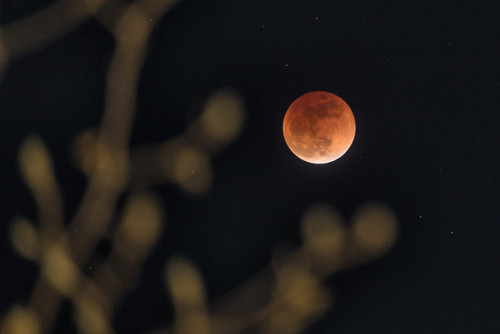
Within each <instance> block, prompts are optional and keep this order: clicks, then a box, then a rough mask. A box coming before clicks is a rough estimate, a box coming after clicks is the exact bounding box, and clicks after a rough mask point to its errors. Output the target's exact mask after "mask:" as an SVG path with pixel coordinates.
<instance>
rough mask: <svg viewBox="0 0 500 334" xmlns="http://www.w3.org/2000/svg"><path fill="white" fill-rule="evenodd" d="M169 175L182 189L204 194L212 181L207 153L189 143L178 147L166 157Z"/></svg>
mask: <svg viewBox="0 0 500 334" xmlns="http://www.w3.org/2000/svg"><path fill="white" fill-rule="evenodd" d="M165 161H166V164H167V166H166V170H167V174H169V177H170V178H171V179H172V181H174V182H175V183H177V184H178V185H179V186H180V187H181V188H182V189H184V190H185V191H187V192H189V193H192V194H202V193H204V192H206V191H207V190H208V188H209V187H210V183H211V181H212V171H211V168H210V163H209V161H208V158H207V157H206V155H205V154H203V153H202V152H201V151H198V150H196V149H194V148H192V147H189V146H187V145H183V146H180V147H178V149H177V150H175V151H173V152H172V154H171V155H170V156H168V157H165Z"/></svg>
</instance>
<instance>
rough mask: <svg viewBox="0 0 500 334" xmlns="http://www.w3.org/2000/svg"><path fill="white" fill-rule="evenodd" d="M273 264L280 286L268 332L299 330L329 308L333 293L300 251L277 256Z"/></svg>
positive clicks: (266, 327) (266, 330)
mask: <svg viewBox="0 0 500 334" xmlns="http://www.w3.org/2000/svg"><path fill="white" fill-rule="evenodd" d="M272 267H273V270H274V271H275V273H276V284H277V286H276V287H275V289H274V295H273V298H272V301H271V304H270V306H269V308H270V310H272V313H271V314H270V317H269V319H268V321H267V322H265V323H264V324H263V327H264V328H263V329H264V332H266V333H290V334H292V333H299V332H301V331H302V329H303V328H304V327H305V326H306V325H307V324H308V323H309V322H311V321H312V320H313V319H315V318H317V317H318V316H319V315H320V314H321V313H323V312H324V310H325V309H326V308H327V307H328V305H329V304H330V302H331V297H330V293H329V292H328V291H326V289H325V288H323V287H322V286H321V285H320V282H319V279H318V277H316V276H315V275H314V274H313V272H311V270H309V268H308V267H307V265H306V263H305V259H304V258H302V255H301V253H300V252H298V253H295V254H294V255H293V256H292V255H289V256H282V258H277V259H274V261H273V266H272Z"/></svg>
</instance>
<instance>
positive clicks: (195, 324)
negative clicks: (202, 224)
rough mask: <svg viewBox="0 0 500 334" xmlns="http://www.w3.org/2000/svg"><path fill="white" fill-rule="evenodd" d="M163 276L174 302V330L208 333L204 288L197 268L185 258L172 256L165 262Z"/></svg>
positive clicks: (196, 333) (208, 324)
mask: <svg viewBox="0 0 500 334" xmlns="http://www.w3.org/2000/svg"><path fill="white" fill-rule="evenodd" d="M165 278H166V284H167V287H168V289H169V291H170V294H171V296H172V301H173V303H174V309H175V314H176V324H175V327H176V332H177V333H181V334H208V333H210V320H209V317H208V314H207V311H206V300H205V289H204V286H203V280H202V278H201V275H200V273H199V272H198V270H197V269H196V268H195V267H194V266H193V265H192V264H191V263H190V262H188V261H187V260H184V259H181V258H174V259H171V260H170V261H169V262H168V263H167V266H166V269H165Z"/></svg>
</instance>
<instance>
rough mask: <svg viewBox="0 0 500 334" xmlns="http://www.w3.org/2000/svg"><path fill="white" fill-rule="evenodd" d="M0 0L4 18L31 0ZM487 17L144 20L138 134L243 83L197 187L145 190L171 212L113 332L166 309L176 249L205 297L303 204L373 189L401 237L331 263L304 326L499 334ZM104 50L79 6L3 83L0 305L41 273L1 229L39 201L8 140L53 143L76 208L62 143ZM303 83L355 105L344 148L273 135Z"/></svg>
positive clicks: (411, 6) (375, 6) (436, 9)
mask: <svg viewBox="0 0 500 334" xmlns="http://www.w3.org/2000/svg"><path fill="white" fill-rule="evenodd" d="M23 2H26V6H24V7H23V6H22V5H21V4H22V3H23ZM0 3H1V4H2V6H3V7H0V10H2V11H1V12H0V16H1V19H2V22H4V23H5V22H10V21H11V20H13V19H15V18H18V17H21V16H23V15H25V14H27V13H29V12H30V10H29V9H30V8H33V9H34V8H35V7H36V6H37V4H35V3H36V2H35V1H20V2H19V4H18V5H9V4H8V2H6V3H3V2H0ZM16 3H17V2H16ZM499 34H500V26H499V25H498V5H495V4H493V3H492V4H491V5H489V4H487V3H486V2H475V1H474V2H473V1H436V2H430V1H429V2H421V1H416V2H392V3H391V2H378V1H373V2H369V3H364V2H355V1H326V0H325V1H320V0H310V1H282V0H275V1H273V0H266V1H264V0H253V1H246V0H239V1H221V0H214V1H189V0H187V1H184V2H181V3H180V4H179V5H178V6H177V7H176V8H175V9H174V10H172V11H171V12H170V13H168V14H167V15H166V16H165V17H164V18H163V19H162V20H161V22H160V23H159V25H158V26H157V28H156V30H155V31H154V33H153V35H152V37H151V43H150V49H149V54H148V57H147V59H146V62H145V65H144V68H143V71H142V76H141V81H140V87H139V103H138V110H137V118H136V123H135V127H134V132H133V138H132V144H133V145H140V144H145V143H151V142H157V141H161V140H166V139H168V138H170V137H172V136H174V135H176V134H178V133H180V132H181V131H182V130H183V129H184V128H185V126H186V125H187V124H188V123H189V121H191V120H192V119H193V117H194V115H195V114H196V112H197V107H198V106H199V105H200V103H201V101H203V99H204V98H205V97H207V96H208V95H209V94H210V93H212V92H214V91H215V90H217V89H219V88H221V87H231V88H234V89H237V90H238V91H239V92H241V94H242V96H243V97H244V100H245V105H246V111H247V115H246V122H245V126H244V129H243V132H242V134H241V135H240V137H239V138H238V139H237V140H236V141H235V142H234V143H233V144H232V145H231V146H230V147H229V148H227V149H226V150H224V151H223V152H221V153H220V154H218V155H217V156H216V157H215V160H214V161H213V163H214V170H215V174H214V182H213V185H212V188H211V190H210V192H209V193H208V194H206V195H205V196H202V197H193V196H191V195H187V194H185V193H183V192H182V191H180V190H179V189H178V188H176V187H175V186H172V185H164V186H161V187H158V188H156V189H155V190H156V191H157V192H158V193H159V194H160V196H161V197H162V199H163V200H164V202H163V204H164V206H165V210H166V215H167V217H168V225H167V228H166V232H165V235H164V237H163V238H162V240H161V241H160V244H159V245H158V246H157V247H156V248H155V250H154V251H153V253H152V255H151V259H150V260H149V261H148V263H147V266H146V268H147V270H146V271H145V273H144V276H143V280H142V281H141V284H140V287H139V288H138V290H137V291H135V292H133V293H132V294H131V295H130V297H129V299H127V304H126V305H127V307H126V308H123V309H121V310H120V312H119V314H118V316H117V319H118V320H117V323H118V325H117V328H118V330H121V331H122V332H123V333H125V332H127V330H126V328H128V329H129V330H130V331H132V332H136V331H139V330H140V329H143V328H148V327H152V326H154V325H157V324H160V323H164V322H165V321H164V320H165V319H168V317H167V318H165V315H163V314H159V313H155V312H151V310H153V309H158V308H165V309H168V308H169V307H170V306H169V303H168V297H167V296H163V295H162V296H160V297H159V296H158V294H156V293H155V292H154V291H157V290H158V289H163V288H162V285H161V282H160V281H159V279H158V275H160V274H161V270H162V268H163V265H164V263H165V260H166V259H167V258H168V257H169V256H171V255H172V254H182V255H184V256H186V257H188V258H190V259H191V260H192V261H193V262H195V263H196V264H197V265H198V266H199V267H200V270H201V271H202V273H203V275H204V278H205V279H206V284H207V288H208V292H209V297H210V298H211V299H215V298H216V297H217V296H219V295H221V294H223V293H224V292H227V291H230V290H231V288H233V287H234V286H236V285H237V284H238V283H240V282H242V281H244V279H245V278H247V277H249V276H250V275H251V274H252V273H254V272H256V271H257V270H258V269H259V268H261V267H262V266H264V265H266V264H267V263H268V262H269V259H270V256H271V253H272V251H273V249H274V246H275V245H276V244H277V243H279V242H281V241H284V240H298V236H299V232H300V224H299V222H300V217H301V215H302V213H303V212H304V210H306V209H307V208H308V207H309V206H310V205H312V204H315V203H318V202H322V203H327V204H330V205H332V206H333V207H336V208H337V209H338V210H339V211H340V212H341V213H342V214H343V215H344V216H345V217H346V219H347V220H348V219H349V217H350V215H352V214H353V212H354V211H355V209H356V208H357V207H359V206H360V205H361V204H363V203H365V202H366V201H369V200H378V201H382V202H384V203H387V204H388V205H389V206H390V207H392V208H393V209H394V210H395V212H396V213H397V215H398V223H399V228H400V237H399V240H398V243H397V245H396V246H395V247H394V248H393V249H392V251H391V252H390V253H389V254H388V255H387V256H385V257H384V258H382V259H380V260H378V261H375V262H372V263H370V264H367V265H364V266H362V267H358V268H356V269H352V270H350V271H348V272H344V273H341V274H339V275H337V276H335V277H334V278H332V279H331V280H330V281H329V282H328V283H329V284H331V286H332V287H334V289H335V291H336V294H337V299H336V303H335V305H334V306H333V307H332V308H331V309H330V310H329V311H328V313H327V314H326V315H325V316H324V317H323V318H322V319H321V320H320V321H319V322H318V323H317V324H316V325H314V326H313V327H311V328H310V329H309V330H308V331H307V333H311V334H313V333H314V334H326V333H339V334H341V333H350V334H358V333H499V332H500V318H499V317H498V313H499V312H500V243H499V237H500V227H499V226H498V223H499V221H500V220H499V218H500V217H499V214H498V200H499V198H500V194H499V187H500V184H499V181H500V177H499V176H500V172H499V167H500V166H499V160H500V159H499V153H498V144H499V143H500V142H499V141H498V135H497V134H498V120H499V116H498V113H499V112H500V109H499V105H500V104H499V103H500V94H499V92H500V81H499V79H498V78H499V75H500V65H499V59H500V44H499V41H500V39H499V38H500V35H499ZM112 50H113V39H112V37H111V36H110V35H109V34H108V33H107V32H106V30H105V29H104V28H103V27H102V26H101V25H100V24H99V23H97V22H96V21H93V20H91V21H88V22H86V23H85V24H83V25H82V26H80V27H79V28H78V29H77V30H75V31H74V32H72V33H71V34H70V35H69V36H68V37H66V38H64V39H62V40H60V41H58V42H56V43H55V44H53V45H51V46H49V47H47V48H45V49H43V50H41V51H39V52H36V53H34V54H31V55H29V56H28V57H25V58H23V59H20V60H18V61H15V62H13V63H11V64H10V65H9V68H8V70H7V72H6V73H5V75H4V77H3V79H2V80H1V81H0V138H1V141H0V144H1V161H2V172H1V175H0V180H1V183H0V184H1V190H0V191H1V193H0V195H1V197H2V201H1V203H2V204H1V210H0V212H1V217H2V222H1V228H0V232H1V237H2V242H1V246H0V247H1V254H2V256H1V263H2V267H4V269H3V270H2V275H0V276H1V278H0V282H1V287H2V290H1V291H0V295H1V298H0V299H1V301H2V302H1V307H2V309H1V311H2V312H5V310H6V309H7V307H8V306H9V305H12V304H13V303H15V302H16V301H18V300H25V299H26V298H27V297H28V296H29V291H31V288H32V286H33V284H34V281H35V279H36V268H35V267H34V266H32V265H31V264H29V263H27V262H25V261H24V260H22V259H21V258H20V257H18V256H17V255H16V254H15V252H14V251H13V250H12V249H11V248H10V246H9V241H8V234H7V231H8V224H9V219H10V218H11V217H12V216H14V215H16V214H20V213H24V214H26V215H27V216H29V217H33V218H34V217H35V215H36V212H35V207H34V203H33V200H32V199H31V196H30V194H29V192H28V190H27V188H26V187H25V185H24V183H23V182H22V180H21V178H20V177H19V174H18V172H17V167H16V161H17V151H18V148H19V145H20V143H21V142H22V140H23V138H25V137H26V136H27V135H29V134H31V133H37V134H38V135H40V136H41V137H42V138H43V139H44V140H45V141H46V142H47V145H48V147H49V149H50V150H51V153H52V155H53V157H54V160H55V168H56V172H57V173H58V178H59V182H60V184H61V187H62V189H63V192H64V195H65V198H66V199H67V203H66V207H67V212H68V215H69V216H71V212H72V210H74V209H75V207H76V205H77V203H78V201H79V198H80V196H81V192H82V190H83V187H84V179H83V177H82V176H81V175H80V174H79V172H78V171H77V170H76V169H75V168H74V167H72V163H71V161H70V159H69V149H70V147H69V144H68V143H70V142H71V139H72V138H73V137H74V135H75V134H76V133H78V132H79V131H82V130H84V129H86V128H88V127H90V126H94V125H97V124H98V123H99V122H100V116H101V111H102V105H103V101H104V95H103V94H104V85H105V75H106V70H107V68H108V63H109V59H110V56H111V52H112ZM312 90H325V91H330V92H333V93H335V94H337V95H339V96H341V97H342V98H343V99H344V100H345V101H346V102H347V103H348V104H349V105H350V107H351V109H352V110H353V113H354V116H355V118H356V125H357V133H356V138H355V140H354V143H353V145H352V147H351V149H350V150H349V151H348V152H347V153H346V155H345V156H344V157H342V158H341V159H339V160H338V161H335V162H333V163H331V164H326V165H311V164H307V163H305V162H303V161H301V160H299V159H297V158H296V157H295V156H293V154H292V153H291V152H290V151H289V150H288V148H287V147H286V144H285V142H284V140H283V136H282V130H281V126H282V120H283V116H284V113H285V111H286V108H287V107H288V105H289V104H290V103H291V102H292V101H293V100H294V99H295V98H297V97H298V96H300V95H301V94H303V93H306V92H308V91H312ZM5 268H8V269H5ZM159 273H160V274H159ZM155 289H156V290H155ZM165 313H167V314H168V312H165ZM132 315H133V317H132ZM133 318H135V320H131V319H133ZM138 319H139V320H138Z"/></svg>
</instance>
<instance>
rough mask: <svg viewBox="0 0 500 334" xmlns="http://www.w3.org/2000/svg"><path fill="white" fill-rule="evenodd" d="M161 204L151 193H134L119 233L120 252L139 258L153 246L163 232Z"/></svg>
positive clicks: (126, 208) (127, 256) (134, 258)
mask: <svg viewBox="0 0 500 334" xmlns="http://www.w3.org/2000/svg"><path fill="white" fill-rule="evenodd" d="M161 224H162V210H161V204H160V203H159V202H158V200H157V199H156V198H155V197H154V196H153V195H151V194H147V193H144V194H138V195H133V196H132V197H131V198H130V199H129V201H128V203H127V205H126V207H125V210H124V214H123V218H122V223H121V225H120V227H119V233H118V235H117V236H118V238H119V240H118V244H117V247H118V252H119V253H120V254H121V255H122V256H123V257H125V258H128V259H130V260H137V259H138V258H142V257H143V256H144V255H145V254H146V252H147V251H148V250H149V249H150V248H151V247H153V245H154V244H155V243H156V241H157V240H158V238H159V236H160V234H161V227H162V226H161Z"/></svg>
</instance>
